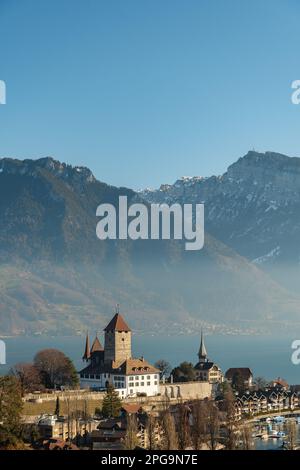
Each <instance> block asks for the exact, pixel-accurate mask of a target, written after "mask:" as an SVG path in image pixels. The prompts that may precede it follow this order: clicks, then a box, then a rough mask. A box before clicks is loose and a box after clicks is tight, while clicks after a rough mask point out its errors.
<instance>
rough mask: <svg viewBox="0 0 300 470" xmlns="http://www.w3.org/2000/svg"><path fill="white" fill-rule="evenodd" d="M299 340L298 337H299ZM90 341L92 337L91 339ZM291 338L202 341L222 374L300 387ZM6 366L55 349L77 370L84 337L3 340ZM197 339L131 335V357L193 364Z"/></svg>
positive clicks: (216, 337) (0, 370) (218, 337)
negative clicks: (243, 371) (247, 371)
mask: <svg viewBox="0 0 300 470" xmlns="http://www.w3.org/2000/svg"><path fill="white" fill-rule="evenodd" d="M299 337H300V334H299ZM92 339H93V338H92ZM295 339H298V338H297V336H295V337H293V338H292V337H284V338H283V337H280V338H274V337H270V336H268V337H261V336H221V335H211V336H207V337H206V338H205V343H206V348H207V351H208V356H209V358H210V359H211V360H213V361H215V362H216V363H218V364H219V366H220V367H221V369H222V370H223V371H224V372H225V371H226V370H227V369H228V368H229V367H250V368H251V369H252V371H253V374H254V376H264V377H265V378H267V379H273V378H276V377H278V376H280V377H283V378H284V379H286V380H287V381H288V382H289V383H290V384H300V365H299V366H295V365H293V364H292V362H291V354H292V349H291V344H292V341H293V340H295ZM4 341H5V343H6V361H7V364H6V365H0V374H5V373H7V371H8V370H9V369H10V367H12V366H13V365H14V364H16V363H17V362H28V361H32V359H33V357H34V355H35V353H36V352H38V351H39V350H41V349H44V348H57V349H60V350H61V351H63V352H64V353H65V354H67V355H68V356H69V357H70V358H71V359H72V360H73V361H74V363H75V366H76V367H77V368H78V369H80V368H81V367H82V361H81V357H82V355H83V350H84V343H85V338H84V337H80V336H75V337H61V336H59V337H47V336H37V337H14V338H4ZM199 342H200V338H199V337H198V336H183V335H182V336H145V335H138V334H137V333H136V334H134V335H133V354H134V355H135V356H141V355H143V356H145V358H146V359H147V360H149V361H150V362H152V363H153V362H155V361H156V360H158V359H161V358H163V359H166V360H167V361H169V362H170V363H171V365H172V366H175V365H177V364H179V363H180V362H182V361H191V362H193V363H195V362H197V352H198V349H199Z"/></svg>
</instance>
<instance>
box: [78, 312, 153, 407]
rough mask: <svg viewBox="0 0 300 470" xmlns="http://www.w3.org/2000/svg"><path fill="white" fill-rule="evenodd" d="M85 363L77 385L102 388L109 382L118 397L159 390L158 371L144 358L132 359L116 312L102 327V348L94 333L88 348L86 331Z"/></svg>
mask: <svg viewBox="0 0 300 470" xmlns="http://www.w3.org/2000/svg"><path fill="white" fill-rule="evenodd" d="M82 359H83V360H84V361H85V362H86V363H87V364H88V365H87V366H86V367H85V368H84V369H82V370H81V371H80V372H79V377H80V387H81V388H88V389H92V390H105V389H106V388H107V386H108V385H112V386H113V387H114V388H115V389H116V390H117V392H118V393H119V396H120V397H121V398H126V397H136V396H155V395H158V393H159V370H158V369H156V368H155V367H153V366H152V365H151V364H149V362H147V361H146V360H145V359H144V357H140V358H133V357H132V352H131V329H130V328H129V326H128V325H127V323H126V322H125V320H124V319H123V317H122V315H120V313H119V309H118V307H117V311H116V314H115V316H114V317H113V318H112V320H111V321H110V322H109V323H108V325H107V326H106V328H104V348H103V347H102V345H101V343H100V341H99V339H98V336H97V335H96V338H95V340H94V342H93V344H92V347H90V341H89V336H88V334H87V337H86V344H85V351H84V355H83V358H82Z"/></svg>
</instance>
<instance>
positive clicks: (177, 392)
mask: <svg viewBox="0 0 300 470" xmlns="http://www.w3.org/2000/svg"><path fill="white" fill-rule="evenodd" d="M159 391H160V394H161V396H165V397H168V398H177V399H182V400H193V399H196V398H200V399H203V398H209V397H211V394H212V385H211V384H210V383H209V382H179V383H173V384H170V383H166V384H160V387H159Z"/></svg>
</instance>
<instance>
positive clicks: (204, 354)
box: [198, 329, 207, 362]
mask: <svg viewBox="0 0 300 470" xmlns="http://www.w3.org/2000/svg"><path fill="white" fill-rule="evenodd" d="M198 357H199V361H200V362H205V361H206V360H207V351H206V347H205V344H204V338H203V330H202V329H201V342H200V349H199V353H198Z"/></svg>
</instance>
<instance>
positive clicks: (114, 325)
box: [104, 313, 131, 331]
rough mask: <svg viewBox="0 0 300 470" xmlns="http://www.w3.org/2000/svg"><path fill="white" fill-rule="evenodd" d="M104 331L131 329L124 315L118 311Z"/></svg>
mask: <svg viewBox="0 0 300 470" xmlns="http://www.w3.org/2000/svg"><path fill="white" fill-rule="evenodd" d="M104 331H131V329H130V328H129V326H128V325H127V323H126V322H125V320H124V318H123V317H122V315H120V314H119V313H116V314H115V316H114V317H113V319H112V320H111V321H110V322H109V324H108V325H107V327H106V328H104Z"/></svg>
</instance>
